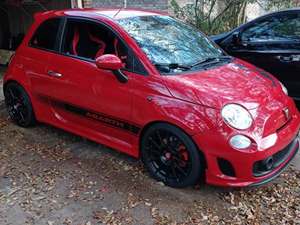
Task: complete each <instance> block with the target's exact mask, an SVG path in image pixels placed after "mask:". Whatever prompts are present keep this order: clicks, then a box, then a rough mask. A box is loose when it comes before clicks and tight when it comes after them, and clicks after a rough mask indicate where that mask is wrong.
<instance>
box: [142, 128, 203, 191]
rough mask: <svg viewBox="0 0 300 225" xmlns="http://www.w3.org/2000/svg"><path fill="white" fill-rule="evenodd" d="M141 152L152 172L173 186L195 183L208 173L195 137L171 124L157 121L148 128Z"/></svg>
mask: <svg viewBox="0 0 300 225" xmlns="http://www.w3.org/2000/svg"><path fill="white" fill-rule="evenodd" d="M141 155H142V161H143V163H144V165H145V168H146V169H147V170H148V172H149V173H150V175H151V176H152V177H153V178H154V179H156V180H157V181H161V182H163V183H164V184H165V185H167V186H170V187H174V188H184V187H188V186H191V185H194V184H196V183H197V182H198V181H200V178H201V177H202V176H203V175H204V158H203V157H202V155H201V154H200V152H199V150H198V148H197V147H196V145H195V144H194V142H193V141H192V139H191V138H190V137H189V136H188V135H187V134H185V133H184V132H183V131H182V130H180V129H179V128H177V127H175V126H172V125H169V124H164V123H159V124H154V125H153V126H151V127H150V128H148V129H147V130H146V131H145V133H144V135H143V137H142V140H141Z"/></svg>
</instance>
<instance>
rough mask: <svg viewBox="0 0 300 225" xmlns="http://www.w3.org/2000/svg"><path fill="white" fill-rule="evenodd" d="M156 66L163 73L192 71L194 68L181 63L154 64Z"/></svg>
mask: <svg viewBox="0 0 300 225" xmlns="http://www.w3.org/2000/svg"><path fill="white" fill-rule="evenodd" d="M154 66H156V67H158V68H159V69H161V70H162V71H163V72H170V70H174V69H184V70H190V69H191V68H192V66H189V65H184V64H179V63H154Z"/></svg>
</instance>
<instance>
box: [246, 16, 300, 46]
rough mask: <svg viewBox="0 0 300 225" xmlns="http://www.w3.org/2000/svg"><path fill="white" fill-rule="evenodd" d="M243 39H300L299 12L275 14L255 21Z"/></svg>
mask: <svg viewBox="0 0 300 225" xmlns="http://www.w3.org/2000/svg"><path fill="white" fill-rule="evenodd" d="M241 38H242V41H245V42H259V41H295V40H296V41H300V17H299V15H297V14H287V15H281V16H273V17H271V18H268V19H265V20H263V21H259V22H257V23H255V24H254V25H253V26H251V27H250V28H248V29H246V30H245V31H244V32H243V33H242V36H241Z"/></svg>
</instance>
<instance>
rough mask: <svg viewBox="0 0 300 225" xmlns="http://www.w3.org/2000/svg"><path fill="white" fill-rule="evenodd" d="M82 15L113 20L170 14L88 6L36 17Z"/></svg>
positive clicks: (49, 12) (51, 12) (53, 11)
mask: <svg viewBox="0 0 300 225" xmlns="http://www.w3.org/2000/svg"><path fill="white" fill-rule="evenodd" d="M46 15H47V16H81V17H86V18H95V17H99V16H104V17H108V18H110V19H112V20H118V19H125V18H132V17H138V16H155V15H168V13H166V12H161V11H151V10H142V9H133V8H132V9H127V8H126V9H125V8H88V9H66V10H52V11H47V12H42V13H37V14H36V15H35V17H37V18H39V17H43V16H46Z"/></svg>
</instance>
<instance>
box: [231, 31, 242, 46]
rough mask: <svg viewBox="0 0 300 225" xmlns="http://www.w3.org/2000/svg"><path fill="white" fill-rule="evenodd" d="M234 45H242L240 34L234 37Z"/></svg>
mask: <svg viewBox="0 0 300 225" xmlns="http://www.w3.org/2000/svg"><path fill="white" fill-rule="evenodd" d="M232 44H234V45H239V44H241V37H240V33H239V32H234V33H233V35H232Z"/></svg>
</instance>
